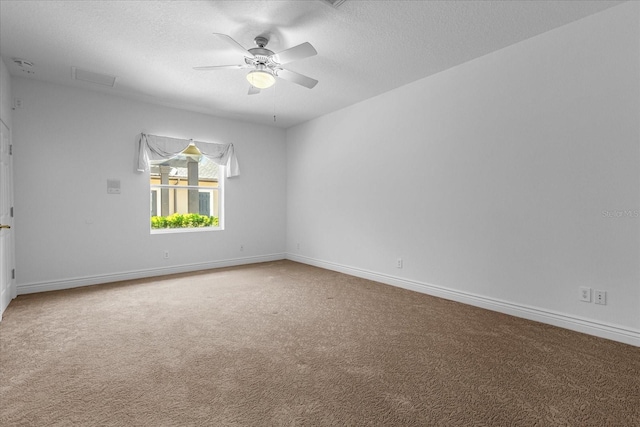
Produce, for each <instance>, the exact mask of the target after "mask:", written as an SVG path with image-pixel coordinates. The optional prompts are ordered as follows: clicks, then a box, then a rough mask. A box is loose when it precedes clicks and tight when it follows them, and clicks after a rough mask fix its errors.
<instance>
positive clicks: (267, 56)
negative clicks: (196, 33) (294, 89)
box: [193, 33, 318, 95]
mask: <svg viewBox="0 0 640 427" xmlns="http://www.w3.org/2000/svg"><path fill="white" fill-rule="evenodd" d="M213 35H214V36H216V37H217V38H219V39H222V40H225V41H226V42H227V43H228V44H229V45H230V46H232V47H233V48H234V49H236V50H237V51H238V52H241V53H242V54H243V55H244V64H236V65H210V66H206V67H194V68H193V69H194V70H199V71H212V70H228V69H242V68H253V70H251V71H249V73H248V74H247V80H248V81H249V83H250V85H251V86H250V87H249V95H255V94H257V93H260V90H261V89H267V88H269V87H271V86H273V84H274V83H275V82H276V79H275V78H276V77H279V78H281V79H283V80H287V81H290V82H293V83H296V84H299V85H301V86H304V87H306V88H309V89H312V88H313V87H314V86H315V85H316V84H318V81H317V80H315V79H312V78H311V77H307V76H305V75H302V74H299V73H296V72H295V71H291V70H287V69H286V68H283V67H282V65H283V64H287V63H289V62H293V61H297V60H299V59H304V58H308V57H310V56H313V55H316V54H317V53H318V52H317V51H316V50H315V49H314V47H313V46H311V44H310V43H308V42H305V43H302V44H299V45H297V46H294V47H292V48H289V49H285V50H283V51H282V52H278V53H274V52H273V51H271V50H269V49H267V48H266V47H265V46H266V45H267V43H269V39H268V38H266V37H264V36H258V37H256V38H255V39H254V42H255V44H256V46H257V47H254V48H251V49H248V50H247V49H245V48H244V47H242V45H240V43H238V42H237V41H235V40H234V39H232V38H231V37H229V36H228V35H226V34H218V33H213Z"/></svg>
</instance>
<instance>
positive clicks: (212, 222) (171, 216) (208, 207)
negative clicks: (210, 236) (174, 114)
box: [149, 144, 224, 233]
mask: <svg viewBox="0 0 640 427" xmlns="http://www.w3.org/2000/svg"><path fill="white" fill-rule="evenodd" d="M149 163H150V165H149V166H150V168H149V179H150V186H151V196H150V219H151V231H152V232H155V233H158V232H166V231H176V229H179V230H182V231H185V230H220V229H222V224H223V222H222V214H223V209H222V200H223V199H222V191H223V178H222V177H223V176H224V174H223V173H222V170H223V169H224V167H223V166H219V165H218V164H216V163H215V162H213V161H212V160H211V159H209V158H208V157H206V156H203V155H202V153H201V152H200V150H198V148H197V147H196V146H195V145H193V144H191V145H189V146H188V147H187V148H186V149H185V150H184V151H182V152H181V153H180V154H178V155H177V156H174V157H172V158H170V159H161V160H151V161H150V162H149Z"/></svg>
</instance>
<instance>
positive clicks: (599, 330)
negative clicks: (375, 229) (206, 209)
mask: <svg viewBox="0 0 640 427" xmlns="http://www.w3.org/2000/svg"><path fill="white" fill-rule="evenodd" d="M286 258H287V259H289V260H291V261H296V262H300V263H303V264H308V265H313V266H315V267H320V268H324V269H327V270H332V271H338V272H340V273H345V274H349V275H351V276H356V277H361V278H363V279H369V280H373V281H376V282H380V283H384V284H387V285H392V286H397V287H400V288H404V289H409V290H412V291H416V292H420V293H423V294H428V295H433V296H436V297H440V298H444V299H448V300H452V301H457V302H461V303H464V304H468V305H473V306H476V307H481V308H485V309H488V310H492V311H497V312H499V313H504V314H509V315H512V316H516V317H521V318H524V319H528V320H534V321H537V322H541V323H546V324H549V325H553V326H558V327H561V328H565V329H570V330H572V331H577V332H582V333H585V334H589V335H594V336H597V337H601V338H607V339H610V340H613V341H618V342H622V343H625V344H630V345H633V346H636V347H640V331H639V330H634V329H630V328H626V327H621V326H617V325H610V324H606V323H602V322H595V321H593V320H589V319H583V318H580V317H576V316H572V315H568V314H564V313H558V312H554V311H551V310H545V309H541V308H537V307H531V306H527V305H522V304H515V303H512V302H507V301H502V300H498V299H495V298H490V297H485V296H481V295H475V294H472V293H468V292H464V291H457V290H454V289H450V288H445V287H442V286H437V285H432V284H429V283H423V282H418V281H415V280H408V279H403V278H399V277H395V276H390V275H386V274H381V273H376V272H374V271H369V270H364V269H360V268H355V267H350V266H346V265H342V264H337V263H334V262H329V261H322V260H318V259H314V258H310V257H306V256H302V255H297V254H291V253H287V256H286Z"/></svg>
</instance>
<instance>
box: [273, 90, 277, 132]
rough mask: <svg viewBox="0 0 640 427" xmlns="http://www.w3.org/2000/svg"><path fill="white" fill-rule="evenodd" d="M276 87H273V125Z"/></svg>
mask: <svg viewBox="0 0 640 427" xmlns="http://www.w3.org/2000/svg"><path fill="white" fill-rule="evenodd" d="M276 86H278V85H273V122H274V123H275V121H276Z"/></svg>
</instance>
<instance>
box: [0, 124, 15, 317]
mask: <svg viewBox="0 0 640 427" xmlns="http://www.w3.org/2000/svg"><path fill="white" fill-rule="evenodd" d="M5 132H6V137H7V141H8V143H9V147H10V148H9V159H8V160H9V161H8V162H7V164H8V168H9V170H8V172H7V176H8V177H9V187H8V191H9V194H8V195H7V200H8V204H9V209H12V208H13V153H12V151H13V150H12V147H13V143H12V138H11V128H9V126H7V124H6V123H5V122H4V121H3V120H2V119H0V134H2V133H5ZM0 154H1V153H0ZM1 165H2V163H1V162H0V167H1ZM3 188H4V186H0V197H5V195H4V194H2V189H3ZM14 220H15V215H14V214H13V212H11V214H10V216H9V220H8V221H7V222H8V225H10V226H11V228H10V229H4V230H2V231H1V232H2V233H7V234H8V238H9V242H8V246H9V252H8V254H6V257H5V254H3V255H2V256H3V258H5V259H4V260H3V261H5V262H6V263H7V265H8V267H7V269H8V271H13V272H15V227H14ZM5 237H7V236H6V235H5ZM6 291H7V292H8V296H9V300H8V302H7V305H6V306H5V305H4V301H0V321H1V320H2V314H3V313H4V310H5V309H6V307H8V305H9V304H10V303H11V300H13V299H14V298H15V297H16V296H17V287H16V279H15V274H13V273H12V274H9V285H8V287H7V290H6Z"/></svg>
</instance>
